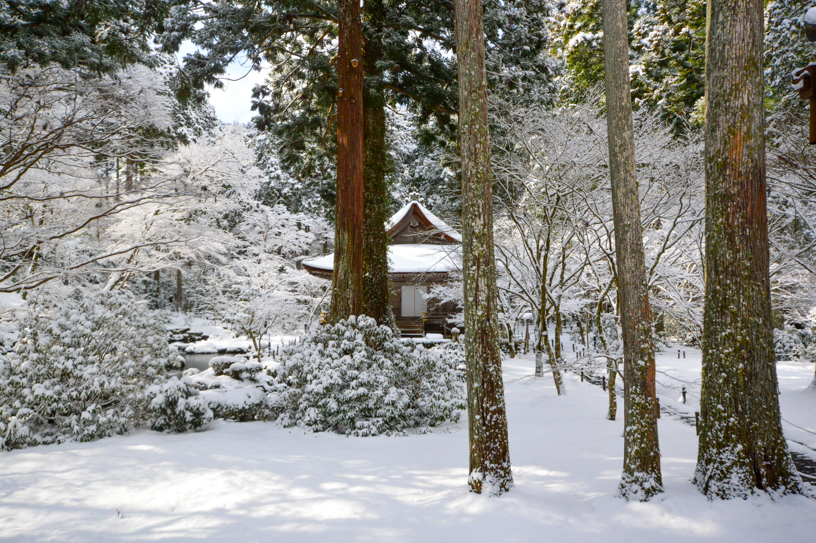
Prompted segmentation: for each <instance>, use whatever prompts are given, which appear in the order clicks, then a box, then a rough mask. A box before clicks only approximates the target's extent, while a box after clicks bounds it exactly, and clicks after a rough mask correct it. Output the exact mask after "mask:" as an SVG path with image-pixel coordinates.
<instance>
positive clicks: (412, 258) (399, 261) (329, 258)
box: [303, 243, 461, 273]
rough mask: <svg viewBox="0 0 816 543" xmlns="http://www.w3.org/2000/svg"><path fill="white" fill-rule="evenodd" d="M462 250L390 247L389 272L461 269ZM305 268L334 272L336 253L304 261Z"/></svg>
mask: <svg viewBox="0 0 816 543" xmlns="http://www.w3.org/2000/svg"><path fill="white" fill-rule="evenodd" d="M460 255H461V248H459V247H456V246H452V245H431V244H427V243H408V244H403V245H390V246H389V247H388V271H389V272H391V273H440V272H450V271H453V270H456V269H458V268H459V265H458V264H457V263H456V261H457V260H458V259H459V256H460ZM303 265H304V266H308V267H310V268H315V269H317V270H322V271H327V272H330V271H332V270H334V253H332V254H330V255H326V256H321V257H320V258H315V259H314V260H304V261H303Z"/></svg>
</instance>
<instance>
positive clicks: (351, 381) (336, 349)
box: [278, 316, 465, 436]
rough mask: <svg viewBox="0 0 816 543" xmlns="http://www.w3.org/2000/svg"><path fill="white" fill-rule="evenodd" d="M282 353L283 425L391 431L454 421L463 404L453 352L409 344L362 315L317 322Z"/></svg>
mask: <svg viewBox="0 0 816 543" xmlns="http://www.w3.org/2000/svg"><path fill="white" fill-rule="evenodd" d="M286 355H287V356H286V358H285V359H284V361H283V364H282V365H281V367H280V369H279V371H278V379H279V383H280V384H279V391H280V404H279V405H280V407H281V408H282V409H283V414H282V415H281V417H280V419H279V420H280V422H281V423H282V424H283V425H284V426H292V425H300V426H303V427H305V428H308V429H310V430H312V431H316V432H319V431H326V430H330V431H334V432H338V433H341V434H347V435H355V436H371V435H380V434H386V435H393V434H400V433H403V432H404V430H405V429H406V428H427V427H431V426H436V425H438V424H441V423H443V422H446V421H456V420H458V419H459V411H460V410H462V409H464V408H465V401H464V386H463V385H462V382H461V380H459V379H457V378H456V370H455V368H456V366H457V365H458V364H459V363H460V362H461V360H460V359H459V357H457V356H456V355H455V354H454V353H452V352H448V351H442V350H437V349H425V348H424V347H422V346H416V347H414V346H409V345H407V344H405V343H403V342H401V341H400V339H399V338H398V337H395V335H394V333H393V331H392V330H391V328H389V327H387V326H378V325H377V323H376V322H375V321H374V319H371V318H369V317H365V316H360V317H358V318H355V317H351V318H349V319H348V320H347V321H341V322H339V323H337V324H336V325H333V326H323V327H320V328H319V329H318V330H317V331H316V333H315V334H314V335H312V336H310V337H307V338H306V339H305V340H304V341H303V342H302V343H301V344H300V345H297V346H294V347H292V348H290V349H289V350H288V351H287V353H286Z"/></svg>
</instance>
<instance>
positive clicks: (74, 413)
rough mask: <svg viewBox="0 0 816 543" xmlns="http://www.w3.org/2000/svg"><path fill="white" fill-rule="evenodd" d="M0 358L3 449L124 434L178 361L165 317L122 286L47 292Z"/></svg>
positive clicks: (20, 323) (0, 444)
mask: <svg viewBox="0 0 816 543" xmlns="http://www.w3.org/2000/svg"><path fill="white" fill-rule="evenodd" d="M15 326H16V329H17V330H18V335H17V338H16V341H15V342H14V343H13V345H12V346H11V347H12V348H11V350H9V351H8V352H6V354H5V355H4V356H3V357H2V360H0V449H14V448H20V447H24V446H30V445H38V444H41V443H55V442H63V441H70V440H78V441H90V440H94V439H98V438H100V437H104V436H109V435H112V434H117V433H122V432H125V431H127V430H128V429H129V428H131V427H132V426H134V425H135V424H136V423H137V422H138V421H139V420H141V418H142V417H143V416H144V415H145V413H146V410H147V409H148V405H147V404H148V400H147V397H146V396H145V394H144V392H145V388H146V387H147V386H149V385H151V384H153V383H155V382H160V381H161V380H163V379H164V378H165V377H164V375H165V370H166V368H167V367H171V366H173V365H174V364H175V363H176V355H175V354H174V353H173V352H172V351H171V350H170V348H169V347H168V344H167V333H166V331H165V330H164V327H163V326H162V323H161V321H160V319H159V318H158V317H157V316H156V315H155V314H154V313H153V312H151V311H149V310H148V309H147V308H146V307H145V306H144V304H141V303H139V302H138V301H137V300H136V299H135V298H134V297H133V295H131V294H130V293H128V292H125V291H115V292H99V293H95V294H91V295H89V296H86V297H82V296H81V295H80V293H77V295H75V296H73V297H71V298H69V299H67V300H57V299H49V298H45V300H44V301H42V302H41V303H40V304H39V305H36V306H32V307H31V308H30V311H28V312H27V314H26V316H24V317H21V318H20V319H19V320H18V321H17V322H16V323H15Z"/></svg>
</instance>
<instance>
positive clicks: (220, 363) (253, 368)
mask: <svg viewBox="0 0 816 543" xmlns="http://www.w3.org/2000/svg"><path fill="white" fill-rule="evenodd" d="M210 367H211V368H212V370H213V373H214V374H215V375H228V376H230V377H232V378H233V379H237V380H239V381H255V380H257V376H258V374H259V373H261V371H262V370H263V365H261V363H260V362H254V361H248V360H247V359H245V358H239V357H237V356H216V357H215V358H213V359H212V360H210Z"/></svg>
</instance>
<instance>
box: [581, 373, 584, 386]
mask: <svg viewBox="0 0 816 543" xmlns="http://www.w3.org/2000/svg"><path fill="white" fill-rule="evenodd" d="M581 382H582V383H583V382H584V370H581Z"/></svg>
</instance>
